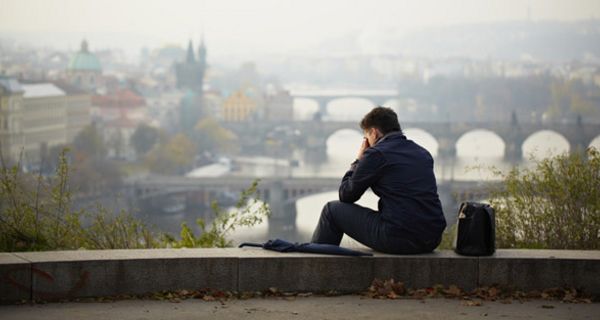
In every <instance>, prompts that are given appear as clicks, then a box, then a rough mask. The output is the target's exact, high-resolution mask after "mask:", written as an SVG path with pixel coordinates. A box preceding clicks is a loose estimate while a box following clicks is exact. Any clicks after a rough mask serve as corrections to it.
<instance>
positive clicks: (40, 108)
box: [21, 83, 67, 166]
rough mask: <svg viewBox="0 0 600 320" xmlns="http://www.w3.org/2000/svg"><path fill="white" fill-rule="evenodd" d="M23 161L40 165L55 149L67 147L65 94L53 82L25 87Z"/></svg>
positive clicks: (23, 86)
mask: <svg viewBox="0 0 600 320" xmlns="http://www.w3.org/2000/svg"><path fill="white" fill-rule="evenodd" d="M21 87H22V88H23V91H24V94H23V109H22V127H21V128H22V132H23V160H24V164H25V165H33V166H35V165H37V164H39V163H41V161H42V160H43V158H44V157H45V156H46V155H47V154H48V151H49V150H50V148H52V147H56V146H61V145H66V144H67V121H66V119H67V104H66V94H65V92H64V91H63V90H61V89H60V88H59V87H57V86H56V85H54V84H52V83H34V84H22V85H21Z"/></svg>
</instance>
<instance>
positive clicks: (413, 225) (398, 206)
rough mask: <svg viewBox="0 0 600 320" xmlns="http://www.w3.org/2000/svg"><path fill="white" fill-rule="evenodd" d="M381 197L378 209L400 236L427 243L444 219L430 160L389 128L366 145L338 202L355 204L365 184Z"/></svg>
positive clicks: (348, 174) (346, 177)
mask: <svg viewBox="0 0 600 320" xmlns="http://www.w3.org/2000/svg"><path fill="white" fill-rule="evenodd" d="M369 187H370V188H371V189H372V190H373V192H374V193H375V194H376V195H377V196H378V197H379V198H380V199H379V203H378V211H379V213H380V214H381V218H382V220H383V221H384V222H386V223H388V224H390V225H392V230H394V232H397V233H398V234H399V235H406V236H408V237H411V238H413V239H418V240H420V241H423V242H427V243H430V242H431V241H435V240H436V239H439V237H440V236H441V233H442V231H443V230H444V228H445V227H446V220H445V219H444V213H443V211H442V205H441V203H440V199H439V196H438V193H437V185H436V181H435V175H434V173H433V158H432V157H431V154H430V153H429V152H428V151H427V150H425V149H424V148H423V147H421V146H419V145H418V144H416V143H415V142H413V141H412V140H408V139H406V136H404V135H403V134H402V133H401V132H399V131H397V132H391V133H388V134H386V135H385V136H384V137H382V138H381V139H380V140H379V141H378V142H377V143H376V144H375V145H374V146H372V147H370V148H367V149H366V150H365V152H364V154H363V157H362V158H361V159H360V160H357V161H355V162H354V163H353V164H352V166H351V169H350V170H349V171H348V172H346V174H345V175H344V177H343V179H342V184H341V186H340V190H339V195H340V201H342V202H347V203H354V202H356V201H357V200H358V199H360V197H361V196H362V195H363V193H364V192H365V191H366V190H367V188H369Z"/></svg>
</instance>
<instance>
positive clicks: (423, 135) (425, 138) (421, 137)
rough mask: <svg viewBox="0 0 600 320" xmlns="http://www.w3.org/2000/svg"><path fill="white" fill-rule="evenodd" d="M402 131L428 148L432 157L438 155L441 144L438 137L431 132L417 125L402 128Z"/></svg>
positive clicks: (407, 136) (408, 137)
mask: <svg viewBox="0 0 600 320" xmlns="http://www.w3.org/2000/svg"><path fill="white" fill-rule="evenodd" d="M402 132H404V135H405V136H406V138H407V139H410V140H412V141H414V142H416V143H417V144H419V145H420V146H421V147H423V148H425V149H427V151H429V153H430V154H431V156H432V157H437V155H438V150H439V147H440V146H439V143H438V141H437V139H436V138H435V137H434V136H433V135H432V134H431V133H429V132H427V131H425V130H423V129H420V128H417V127H412V128H406V129H402Z"/></svg>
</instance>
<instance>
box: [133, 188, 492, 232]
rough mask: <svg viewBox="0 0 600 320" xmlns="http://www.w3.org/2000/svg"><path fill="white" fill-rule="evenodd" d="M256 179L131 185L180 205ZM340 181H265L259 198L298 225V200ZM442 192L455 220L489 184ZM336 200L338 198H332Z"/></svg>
mask: <svg viewBox="0 0 600 320" xmlns="http://www.w3.org/2000/svg"><path fill="white" fill-rule="evenodd" d="M255 179H256V178H252V177H230V176H225V177H216V178H188V177H180V176H148V177H145V178H142V179H138V180H135V181H131V182H129V184H130V186H131V187H132V188H133V192H134V198H135V199H137V202H138V203H145V202H148V201H152V199H163V200H165V199H168V198H174V199H175V201H177V202H180V203H191V202H193V201H197V202H198V201H199V202H201V203H210V202H211V201H212V200H214V199H216V198H218V196H219V195H220V194H223V193H232V194H234V195H235V197H236V199H237V196H238V195H239V194H240V193H241V192H242V190H245V189H247V188H248V187H249V186H250V185H251V184H252V182H253V181H254V180H255ZM339 185H340V179H338V178H264V179H260V181H259V183H258V187H257V195H258V198H260V199H261V200H263V201H265V202H266V203H268V204H269V206H270V208H271V211H272V215H271V218H270V219H271V220H274V221H275V222H280V223H281V224H290V225H293V224H295V219H296V206H295V203H296V201H297V200H299V199H301V198H304V197H307V196H310V195H314V194H319V193H323V192H330V191H337V190H338V188H339ZM438 193H439V194H440V198H441V201H442V203H443V205H444V210H445V212H446V215H447V218H450V219H453V217H454V215H455V211H456V208H457V206H458V203H460V202H461V201H466V200H471V201H474V200H480V199H484V198H486V197H487V196H488V194H489V191H488V185H484V184H482V183H480V182H470V181H465V182H461V181H448V182H441V183H440V184H438ZM331 200H335V199H331Z"/></svg>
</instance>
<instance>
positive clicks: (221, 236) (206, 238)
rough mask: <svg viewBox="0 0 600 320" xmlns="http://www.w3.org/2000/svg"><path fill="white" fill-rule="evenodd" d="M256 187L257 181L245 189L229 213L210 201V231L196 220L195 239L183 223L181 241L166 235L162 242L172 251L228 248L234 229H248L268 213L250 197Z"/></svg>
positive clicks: (268, 212) (266, 207)
mask: <svg viewBox="0 0 600 320" xmlns="http://www.w3.org/2000/svg"><path fill="white" fill-rule="evenodd" d="M257 187H258V180H254V182H252V185H251V186H250V187H249V188H248V189H246V190H243V191H242V194H241V196H240V199H239V200H238V201H237V203H236V205H235V209H234V210H231V211H229V210H226V209H223V208H220V207H219V204H218V203H217V202H216V201H213V202H212V203H211V208H212V210H213V213H214V215H215V218H214V220H213V221H212V223H211V225H210V229H207V227H206V222H205V221H204V219H198V220H196V223H197V224H198V226H199V227H200V230H201V232H200V235H199V236H196V235H195V234H194V232H193V231H192V230H191V229H190V228H189V227H188V226H187V224H186V223H185V222H184V223H182V225H181V233H180V236H181V240H176V239H174V238H173V237H171V236H169V235H165V242H166V243H167V245H168V246H169V247H174V248H181V247H186V248H196V247H201V248H210V247H219V248H224V247H230V246H231V245H232V241H231V240H228V239H227V236H228V234H229V233H230V232H233V231H234V230H235V228H237V227H247V226H253V225H256V224H258V223H261V222H262V221H263V218H265V217H268V216H269V215H270V214H271V211H270V209H269V206H268V205H267V204H266V203H264V202H260V201H259V200H258V199H257V198H253V197H252V196H253V195H255V194H256V191H257ZM251 199H252V200H251Z"/></svg>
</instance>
